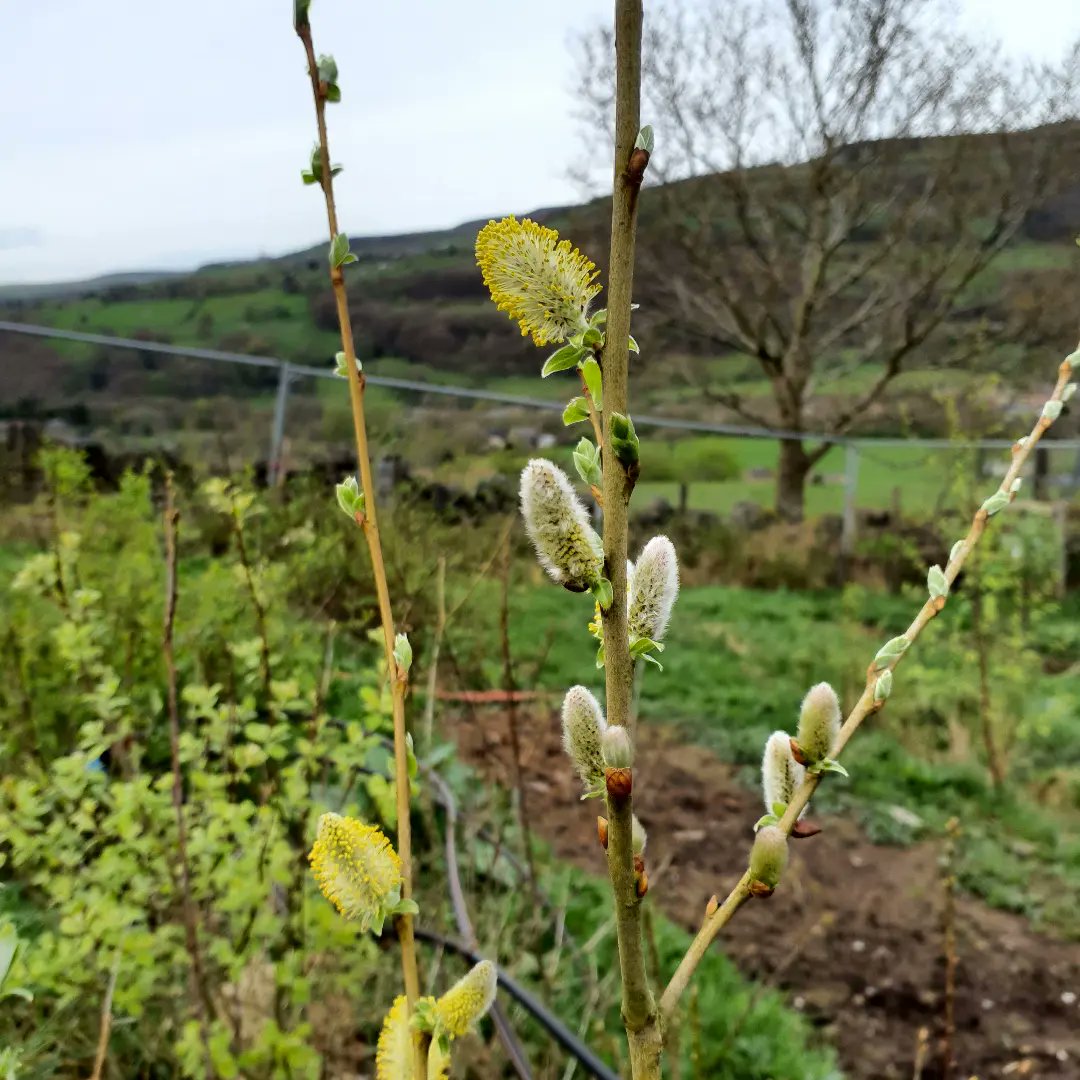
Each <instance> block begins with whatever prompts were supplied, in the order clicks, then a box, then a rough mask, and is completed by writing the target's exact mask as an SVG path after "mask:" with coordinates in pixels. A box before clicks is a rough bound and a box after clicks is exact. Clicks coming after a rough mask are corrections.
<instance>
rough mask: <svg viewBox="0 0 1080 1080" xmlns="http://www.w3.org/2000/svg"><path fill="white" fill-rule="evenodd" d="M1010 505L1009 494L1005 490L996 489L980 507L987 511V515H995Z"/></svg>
mask: <svg viewBox="0 0 1080 1080" xmlns="http://www.w3.org/2000/svg"><path fill="white" fill-rule="evenodd" d="M1008 505H1009V496H1008V495H1007V494H1006V493H1005V492H1004V491H995V492H994V494H993V495H991V496H990V498H989V499H987V500H986V502H984V503H983V504H982V506H981V507H980V508H979V509H980V510H985V511H986V516H987V517H993V516H994V515H995V514H996V513H998V511H1000V510H1004V509H1005V507H1006V506H1008Z"/></svg>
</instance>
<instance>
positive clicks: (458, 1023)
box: [435, 960, 498, 1038]
mask: <svg viewBox="0 0 1080 1080" xmlns="http://www.w3.org/2000/svg"><path fill="white" fill-rule="evenodd" d="M497 988H498V972H497V970H496V968H495V965H494V964H493V963H492V962H491V961H490V960H481V961H480V963H479V964H477V965H476V967H474V968H473V969H472V971H470V972H469V973H468V975H466V976H464V977H463V978H461V979H459V980H458V981H457V982H456V983H454V985H453V986H451V987H450V989H449V990H447V991H446V993H445V994H443V996H442V997H441V998H439V999H438V1001H436V1002H435V1015H436V1016H437V1018H438V1028H439V1029H440V1030H441V1031H442V1032H444V1033H445V1034H447V1035H449V1036H450V1037H451V1038H459V1037H460V1036H462V1035H464V1034H465V1033H466V1032H467V1031H468V1030H469V1029H470V1028H471V1027H473V1026H474V1025H475V1024H476V1023H477V1022H478V1021H479V1020H480V1019H481V1017H483V1016H484V1014H485V1013H486V1012H487V1011H488V1009H490V1008H491V1006H492V1005H493V1004H494V1003H495V991H496V989H497Z"/></svg>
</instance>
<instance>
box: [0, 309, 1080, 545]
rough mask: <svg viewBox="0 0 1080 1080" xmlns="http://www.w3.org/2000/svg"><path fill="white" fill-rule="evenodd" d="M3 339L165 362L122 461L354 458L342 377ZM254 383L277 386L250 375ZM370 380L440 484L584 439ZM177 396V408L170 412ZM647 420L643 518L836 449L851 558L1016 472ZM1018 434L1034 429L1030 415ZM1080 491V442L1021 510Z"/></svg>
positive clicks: (122, 429) (979, 449) (899, 444)
mask: <svg viewBox="0 0 1080 1080" xmlns="http://www.w3.org/2000/svg"><path fill="white" fill-rule="evenodd" d="M5 334H7V335H18V336H20V337H21V338H24V339H25V338H42V339H49V340H51V341H54V342H57V343H59V344H58V348H59V349H67V350H69V352H68V353H67V354H66V355H65V356H64V360H65V361H66V362H67V363H69V364H72V365H74V364H75V363H76V361H81V362H82V363H83V364H84V367H85V364H86V362H87V361H88V358H89V357H90V355H91V347H93V348H96V349H97V350H98V351H99V352H100V351H101V350H110V351H111V350H120V351H121V353H122V354H124V355H128V354H130V356H131V357H132V359H133V361H137V360H139V358H141V365H138V366H139V368H140V371H139V372H138V374H139V375H140V377H141V378H143V380H144V381H145V379H147V378H148V379H150V380H151V381H152V380H153V378H154V377H155V374H157V375H160V374H161V372H160V371H159V370H158V369H157V363H158V361H157V358H158V357H163V358H168V360H167V363H168V374H169V377H170V380H171V383H170V384H171V386H172V387H173V388H175V387H176V386H177V385H180V386H181V387H182V388H183V392H182V393H181V394H179V395H177V394H175V392H174V393H173V394H172V395H171V396H169V395H160V394H159V399H158V403H157V404H155V405H154V406H153V407H149V406H147V404H146V400H147V399H146V397H145V395H140V394H133V395H132V396H131V397H130V400H128V399H125V397H124V395H123V394H122V393H119V394H112V395H109V400H110V401H111V410H110V413H109V417H108V419H107V420H106V421H105V422H104V424H99V425H98V427H97V430H96V432H95V437H96V438H98V439H99V440H102V441H104V442H106V443H107V444H108V445H109V446H111V447H121V446H122V447H126V448H129V449H134V450H138V449H142V450H146V449H153V448H154V447H161V446H165V447H170V446H171V447H172V448H173V449H176V450H178V451H180V452H187V453H190V454H193V455H195V456H197V457H199V458H201V459H202V460H203V461H204V462H206V463H207V464H210V463H211V462H213V463H214V464H215V465H216V466H217V467H221V468H224V469H231V468H233V467H235V466H236V465H237V464H238V463H240V462H243V463H249V462H250V461H251V460H252V459H253V458H254V459H257V460H263V461H265V463H266V476H267V481H268V483H270V484H274V483H276V482H278V481H279V480H280V479H281V478H282V477H283V476H284V474H285V473H286V472H288V471H290V470H294V469H303V468H305V467H307V466H309V465H311V464H312V463H315V462H322V463H327V462H338V461H340V462H345V461H347V460H348V456H349V448H350V443H351V421H350V417H349V413H348V401H347V394H345V393H344V392H343V388H341V387H339V386H334V382H335V380H336V379H337V376H335V374H334V372H333V370H332V369H331V368H330V367H329V365H327V366H326V367H314V366H310V365H304V364H297V363H293V362H291V361H289V360H283V359H280V358H278V357H273V356H259V355H250V354H248V353H241V352H229V351H226V350H221V349H208V348H200V347H197V346H188V345H175V344H170V343H166V342H160V341H153V340H142V339H136V338H125V337H118V336H113V335H107V334H97V333H83V332H80V331H75V330H67V329H58V328H54V327H48V326H40V325H33V324H26V323H18V322H9V321H0V361H2V362H3V364H4V365H5V366H7V365H9V364H18V363H24V364H32V363H33V362H34V361H33V358H32V357H31V358H30V359H27V358H26V357H20V356H19V355H17V354H12V353H11V351H10V350H5V349H3V347H2V343H3V342H4V341H5V340H6V339H5V338H4V337H3V335H5ZM8 340H10V339H8ZM79 350H81V352H80V351H79ZM225 366H231V367H232V368H233V369H234V370H235V371H239V372H240V373H241V374H240V376H239V378H236V377H233V378H228V379H224V380H223V379H222V377H221V374H220V372H221V371H222V370H224V367H225ZM369 366H375V367H377V366H378V361H376V362H375V364H374V365H369ZM245 369H246V370H248V371H250V370H251V369H261V370H262V372H263V373H264V374H256V373H253V374H252V376H251V377H249V376H244V375H243V374H242V372H243V371H244V370H245ZM365 378H366V381H367V384H368V386H369V387H370V388H372V390H373V393H371V394H369V404H370V412H371V416H370V422H371V424H372V425H373V428H374V434H375V436H376V438H377V441H378V444H380V445H385V446H389V447H391V448H392V449H393V450H394V451H396V453H397V454H399V455H400V456H401V457H406V458H408V459H409V460H410V462H412V463H414V464H415V463H416V462H417V461H419V462H420V463H421V467H422V468H424V469H425V470H426V471H427V473H428V474H430V475H431V476H432V477H434V478H436V480H438V481H439V482H441V483H445V484H451V485H457V486H464V485H468V484H469V483H473V484H475V483H476V481H477V479H479V478H481V477H482V476H483V475H484V474H485V472H487V473H490V472H492V471H494V472H496V473H497V472H499V471H500V469H502V470H504V471H508V470H509V468H510V467H511V463H512V461H513V460H514V455H515V454H516V455H518V457H520V455H521V454H522V453H523V452H532V451H533V450H536V449H541V450H544V449H547V450H550V449H552V448H553V447H554V448H556V452H557V448H558V447H559V446H560V445H561V444H562V443H568V444H570V445H572V443H573V442H576V440H577V438H578V434H577V432H576V430H573V429H571V430H566V429H563V428H562V425H561V423H560V421H559V419H558V414H560V413H561V412H562V409H563V403H562V402H561V401H558V400H554V399H544V398H540V397H533V396H528V395H521V394H513V393H504V392H500V391H498V390H489V389H483V388H476V387H468V386H461V385H450V384H448V383H440V382H432V381H424V380H419V379H411V378H399V377H393V376H389V375H383V374H378V373H377V372H375V373H369V372H365ZM140 385H141V384H140ZM166 398H167V399H168V401H167V406H165V405H162V404H160V402H161V401H163V400H166ZM634 421H635V424H636V425H637V426H638V427H640V428H651V429H653V430H654V431H656V432H657V434H658V435H659V436H660V439H658V440H655V441H654V445H653V446H650V459H649V466H648V469H647V471H646V472H645V474H644V476H643V480H642V482H641V484H640V486H639V493H638V498H639V505H642V506H649V505H650V504H652V505H657V506H659V507H663V506H668V507H670V508H672V509H674V510H676V511H683V512H698V513H713V514H719V515H728V514H736V515H740V514H741V515H743V516H746V515H747V514H750V515H751V516H752V513H753V508H754V507H758V508H762V507H767V506H768V505H770V504H771V502H772V499H773V493H774V489H775V479H776V466H777V457H778V449H777V447H778V443H779V442H780V441H783V440H787V439H798V440H800V441H804V442H808V443H826V444H829V449H828V452H827V453H826V454H825V456H824V457H823V458H822V460H821V461H820V463H819V465H818V466H817V468H816V469H815V470H814V472H813V474H812V476H811V478H810V482H809V484H808V487H807V493H806V503H807V513H808V515H809V516H820V515H822V514H833V515H837V516H839V517H840V519H841V521H842V532H841V538H840V541H841V549H842V550H843V551H850V550H851V549H852V548H853V546H854V544H855V540H856V537H857V529H858V523H859V520H860V516H865V514H867V513H875V512H876V513H889V514H893V515H895V516H896V517H900V516H902V515H906V516H912V517H919V516H931V515H933V516H938V517H939V516H941V514H942V513H943V512H944V511H949V510H959V509H961V508H965V499H968V500H970V492H971V490H972V488H973V486H979V485H981V486H984V487H986V486H987V485H990V484H992V483H993V479H994V477H995V476H997V475H1000V474H1001V473H1003V472H1004V469H1005V467H1006V466H1007V464H1008V459H1007V455H1005V454H1002V453H1001V451H1002V450H1004V449H1006V448H1007V447H1009V446H1010V445H1011V443H1010V442H1009V440H1006V439H978V440H964V439H960V440H956V439H946V438H905V437H867V436H835V435H830V434H828V433H825V432H816V433H815V432H792V431H785V430H782V429H772V428H762V427H754V426H750V425H745V424H733V423H724V422H715V421H712V420H703V419H694V418H687V417H672V416H661V415H653V414H648V413H646V414H636V413H635V415H634ZM1019 427H1024V429H1025V430H1026V417H1025V419H1024V422H1023V423H1021V422H1020V421H1019V420H1018V428H1019ZM657 443H659V444H662V445H656V444H657ZM262 448H265V449H262ZM215 456H216V458H217V461H216V462H215V461H214V459H215ZM567 464H569V461H567ZM383 466H384V467H383V468H382V469H380V475H381V476H382V477H383V482H384V484H385V485H386V487H387V489H388V490H390V489H392V487H393V484H394V478H395V475H396V473H395V469H394V467H393V465H392V462H390V461H386V462H384V463H383ZM987 489H989V488H988V487H987ZM1078 489H1080V439H1055V440H1044V442H1043V444H1042V446H1041V448H1040V451H1039V452H1038V453H1037V454H1036V455H1035V456H1034V459H1033V461H1032V463H1031V465H1030V470H1029V475H1028V477H1027V479H1026V480H1025V489H1024V492H1023V497H1024V500H1025V501H1026V502H1029V503H1030V502H1033V501H1037V502H1038V503H1040V504H1045V508H1046V509H1048V510H1049V511H1051V516H1054V515H1056V517H1055V520H1058V519H1061V518H1062V516H1063V515H1064V513H1065V502H1066V500H1069V499H1071V498H1073V497H1074V496H1075V494H1076V492H1077V490H1078Z"/></svg>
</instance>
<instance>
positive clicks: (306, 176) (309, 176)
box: [300, 169, 319, 184]
mask: <svg viewBox="0 0 1080 1080" xmlns="http://www.w3.org/2000/svg"><path fill="white" fill-rule="evenodd" d="M300 179H301V180H303V181H304V183H305V184H317V183H318V182H319V178H318V177H317V176H316V175H315V174H314V173H311V172H308V171H307V169H303V170H302V171H301V173H300Z"/></svg>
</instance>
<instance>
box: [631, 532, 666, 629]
mask: <svg viewBox="0 0 1080 1080" xmlns="http://www.w3.org/2000/svg"><path fill="white" fill-rule="evenodd" d="M678 595H679V561H678V559H677V558H676V555H675V545H674V544H672V542H671V541H670V540H669V539H668V538H667V537H666V536H654V537H653V538H652V539H651V540H650V541H649V542H648V543H647V544H646V545H645V547H644V548H643V549H642V552H641V555H640V556H638V561H637V562H636V563H635V564H634V574H633V579H632V581H631V582H628V591H627V596H628V599H629V609H628V612H627V619H626V622H627V631H628V632H629V635H630V640H631V642H633V641H636V640H638V639H639V638H648V639H649V640H650V641H660V640H661V639H662V638H663V636H664V632H665V631H666V630H667V625H668V620H669V619H670V618H671V609H672V607H673V606H674V604H675V598H676V597H677V596H678Z"/></svg>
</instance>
